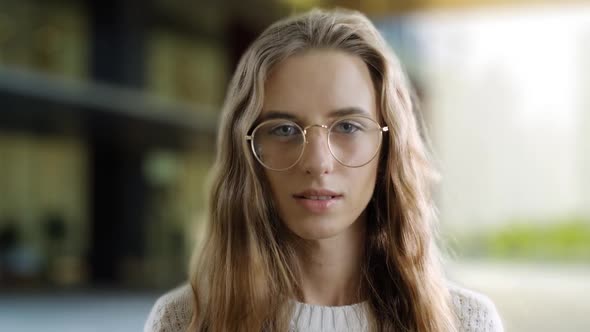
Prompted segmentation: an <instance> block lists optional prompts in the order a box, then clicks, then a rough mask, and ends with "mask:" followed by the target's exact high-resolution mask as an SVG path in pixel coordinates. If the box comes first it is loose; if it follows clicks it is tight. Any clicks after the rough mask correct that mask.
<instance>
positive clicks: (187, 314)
mask: <svg viewBox="0 0 590 332" xmlns="http://www.w3.org/2000/svg"><path fill="white" fill-rule="evenodd" d="M192 308H193V292H192V289H191V286H190V285H189V284H183V285H181V286H179V287H177V288H175V289H173V290H171V291H169V292H168V293H166V294H164V295H162V296H161V297H160V298H159V299H158V300H157V301H156V303H155V304H154V306H153V307H152V310H151V311H150V314H149V316H148V318H147V320H146V322H145V325H144V328H143V330H144V332H180V331H186V329H187V327H188V325H189V324H190V321H191V318H192V311H193V309H192Z"/></svg>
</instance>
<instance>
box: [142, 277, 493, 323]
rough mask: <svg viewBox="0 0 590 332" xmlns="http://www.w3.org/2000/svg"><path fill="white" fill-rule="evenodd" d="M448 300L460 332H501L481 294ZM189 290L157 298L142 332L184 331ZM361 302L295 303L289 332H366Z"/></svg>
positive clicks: (463, 293) (457, 292) (456, 293)
mask: <svg viewBox="0 0 590 332" xmlns="http://www.w3.org/2000/svg"><path fill="white" fill-rule="evenodd" d="M449 289H450V292H451V297H452V299H453V305H454V308H455V312H456V313H457V316H458V318H459V322H460V330H461V331H462V332H502V331H504V329H503V326H502V321H501V320H500V316H499V315H498V312H497V310H496V307H495V305H494V304H493V303H492V301H490V299H489V298H488V297H486V296H485V295H482V294H479V293H476V292H473V291H470V290H467V289H464V288H460V287H457V286H451V287H450V288H449ZM192 296H193V295H192V291H191V288H190V287H189V286H188V285H183V286H180V287H178V288H176V289H174V290H172V291H170V292H168V293H167V294H165V295H163V296H162V297H160V298H159V299H158V300H157V301H156V304H155V305H154V307H153V308H152V310H151V312H150V315H149V317H148V319H147V321H146V323H145V327H144V332H181V331H182V332H184V331H186V328H187V326H188V324H189V322H190V320H191V315H192ZM364 306H365V303H358V304H353V305H347V306H339V307H326V306H319V305H310V304H306V303H301V302H295V311H294V314H293V317H292V319H291V325H290V326H291V328H290V329H289V330H290V331H291V332H323V331H326V332H328V331H330V332H352V331H355V332H356V331H367V319H366V317H365V311H364Z"/></svg>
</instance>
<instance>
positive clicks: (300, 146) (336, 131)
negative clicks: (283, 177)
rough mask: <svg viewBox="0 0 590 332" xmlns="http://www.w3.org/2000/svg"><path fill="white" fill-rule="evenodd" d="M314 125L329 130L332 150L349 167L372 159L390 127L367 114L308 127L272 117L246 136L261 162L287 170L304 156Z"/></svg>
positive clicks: (364, 163)
mask: <svg viewBox="0 0 590 332" xmlns="http://www.w3.org/2000/svg"><path fill="white" fill-rule="evenodd" d="M312 127H320V128H324V129H327V130H328V149H329V150H330V153H331V154H332V156H333V157H334V159H336V160H337V161H338V162H339V163H340V164H342V165H344V166H347V167H361V166H364V165H366V164H368V163H369V162H370V161H371V160H373V158H375V156H377V153H378V152H379V148H380V147H381V142H382V140H383V132H386V131H388V130H389V129H388V128H387V127H381V126H380V125H379V124H378V123H377V122H375V121H374V120H373V119H371V118H368V117H364V116H347V117H343V118H339V119H338V120H336V121H334V122H333V123H332V124H331V125H330V126H327V125H323V124H313V125H309V126H307V127H305V128H301V127H300V126H299V125H298V124H297V123H295V122H293V121H290V120H286V119H272V120H268V121H264V122H262V123H261V124H259V125H258V126H256V128H254V130H253V131H252V133H251V134H250V135H246V137H245V138H246V140H248V141H250V146H251V147H252V152H253V153H254V156H255V157H256V159H257V160H258V161H259V162H260V164H262V166H264V167H266V168H267V169H270V170H273V171H286V170H288V169H290V168H291V167H293V166H295V165H296V164H297V163H298V162H299V160H300V159H301V157H302V156H303V151H304V150H305V145H306V144H307V143H309V141H308V140H307V132H308V130H309V129H310V128H312Z"/></svg>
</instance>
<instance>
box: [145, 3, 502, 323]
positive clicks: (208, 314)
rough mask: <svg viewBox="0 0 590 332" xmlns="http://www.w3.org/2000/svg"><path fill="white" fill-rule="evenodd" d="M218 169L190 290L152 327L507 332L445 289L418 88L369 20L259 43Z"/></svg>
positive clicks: (274, 30) (299, 28)
mask: <svg viewBox="0 0 590 332" xmlns="http://www.w3.org/2000/svg"><path fill="white" fill-rule="evenodd" d="M213 169H214V174H213V182H212V189H211V196H210V203H209V204H210V205H209V209H210V210H209V220H208V221H209V224H208V227H209V228H208V233H207V236H206V240H205V244H204V246H203V248H201V249H200V250H198V251H197V261H196V264H194V268H193V269H192V271H191V274H190V285H186V286H183V287H180V288H178V289H176V290H174V291H172V292H170V293H168V294H166V295H164V296H163V297H162V298H160V299H159V300H158V301H157V303H156V305H155V306H154V308H153V309H152V312H151V314H150V316H149V318H148V320H147V322H146V325H145V330H146V331H502V324H501V321H500V319H499V316H498V314H497V312H496V309H495V306H494V304H493V303H492V302H491V301H490V300H489V299H488V298H487V297H485V296H483V295H480V294H477V293H475V292H471V291H468V290H465V289H462V288H459V287H457V286H453V285H451V284H450V283H449V282H447V280H445V277H444V275H443V273H442V270H441V266H440V264H439V252H438V250H437V247H436V244H435V241H434V240H435V239H434V222H435V209H434V206H433V203H432V198H431V194H430V190H431V187H432V185H433V182H434V180H435V177H436V173H435V171H434V170H433V167H432V165H431V163H430V162H429V159H428V154H427V149H426V148H425V145H424V142H423V141H422V140H421V135H420V132H419V128H418V125H417V120H416V118H415V114H414V109H413V105H412V101H411V94H410V88H409V85H408V82H407V80H406V78H405V77H404V74H403V72H402V69H401V67H400V64H399V62H398V60H397V58H396V56H395V55H394V53H393V52H392V51H391V50H390V49H389V48H388V46H387V45H386V43H385V41H384V40H383V39H382V37H381V36H380V34H379V33H378V31H377V30H376V29H375V27H374V26H373V25H372V24H371V22H370V21H369V20H368V19H367V18H366V17H364V16H363V15H361V14H359V13H356V12H348V11H330V12H325V11H319V10H314V11H311V12H309V13H306V14H303V15H300V16H296V17H292V18H288V19H285V20H282V21H279V22H277V23H275V24H274V25H272V26H271V27H269V28H268V29H267V30H266V31H264V32H263V33H262V35H260V36H259V37H258V39H256V41H254V43H253V44H252V45H251V46H250V48H249V49H248V50H247V51H246V53H245V54H244V55H243V57H242V59H241V61H240V63H239V65H238V68H237V69H236V72H235V75H234V77H233V80H232V82H231V85H230V87H229V92H228V94H227V99H226V102H225V105H224V109H223V115H222V120H221V126H220V129H219V137H218V153H217V159H216V162H215V166H214V167H213Z"/></svg>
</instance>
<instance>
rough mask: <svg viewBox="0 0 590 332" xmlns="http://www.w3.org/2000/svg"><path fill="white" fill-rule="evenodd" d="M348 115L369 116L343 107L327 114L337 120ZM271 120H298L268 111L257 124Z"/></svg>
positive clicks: (292, 115)
mask: <svg viewBox="0 0 590 332" xmlns="http://www.w3.org/2000/svg"><path fill="white" fill-rule="evenodd" d="M350 115H364V116H370V113H369V112H368V111H367V110H365V109H363V108H360V107H344V108H339V109H335V110H333V111H330V113H328V117H330V118H338V117H342V116H350ZM272 119H288V120H293V121H295V120H299V118H298V117H297V116H296V115H294V114H292V113H289V112H285V111H279V110H269V111H266V112H265V113H264V114H262V115H261V116H260V117H259V118H258V122H263V121H266V120H272Z"/></svg>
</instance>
